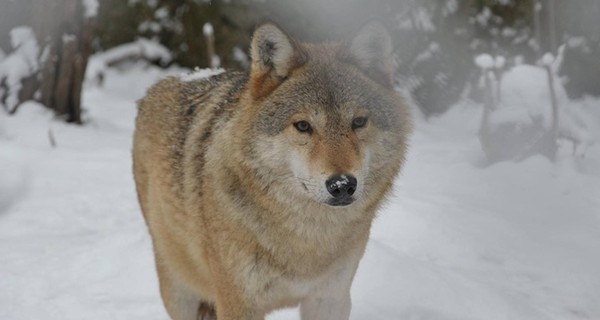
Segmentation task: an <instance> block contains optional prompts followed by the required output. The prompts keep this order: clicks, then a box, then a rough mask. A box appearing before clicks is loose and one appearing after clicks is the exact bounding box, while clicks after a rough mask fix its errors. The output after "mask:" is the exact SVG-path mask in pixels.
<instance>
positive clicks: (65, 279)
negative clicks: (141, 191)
mask: <svg viewBox="0 0 600 320" xmlns="http://www.w3.org/2000/svg"><path fill="white" fill-rule="evenodd" d="M130 67H131V68H129V69H128V70H117V69H116V68H107V69H106V74H105V85H104V86H103V87H101V88H100V87H97V86H94V85H93V84H90V83H88V84H86V86H85V91H84V94H83V104H84V106H85V107H86V111H87V117H88V118H89V120H88V123H87V124H86V125H85V126H76V125H68V124H64V123H62V122H59V121H58V120H54V119H53V116H52V115H51V114H50V112H49V111H47V110H46V109H44V108H43V107H42V106H40V105H38V104H36V103H26V104H25V105H23V106H22V107H21V108H20V109H19V112H18V113H17V114H16V115H15V116H13V117H7V116H6V115H5V113H3V112H0V239H1V240H0V257H2V263H0V274H1V275H2V277H0V288H2V290H0V319H61V320H62V319H66V320H70V319H91V320H94V319H167V318H168V317H167V314H166V313H165V311H164V309H163V306H162V303H161V301H160V295H159V291H158V283H157V278H156V273H155V270H154V261H153V255H152V249H151V241H150V237H149V235H148V232H147V230H146V226H145V224H144V221H143V219H142V215H141V213H140V210H139V207H138V204H137V200H136V195H135V188H134V183H133V178H132V174H131V153H130V150H131V135H132V132H133V120H134V117H135V113H136V108H135V100H136V99H139V98H140V97H141V96H142V95H143V94H144V91H145V90H146V88H147V87H148V86H150V85H151V84H153V83H154V82H156V81H157V80H158V79H160V78H162V77H165V76H168V75H178V74H180V73H181V70H180V69H169V70H168V71H162V70H159V69H157V68H155V67H152V66H148V65H146V64H144V63H141V62H138V63H135V64H133V65H131V66H130ZM523 72H525V73H526V72H527V71H526V70H520V71H519V70H517V71H515V74H513V75H512V76H511V75H510V74H508V75H507V76H509V77H513V78H514V81H518V80H519V79H518V77H517V76H519V73H521V75H522V73H523ZM200 73H202V72H200ZM526 81H531V79H529V80H525V79H523V80H521V82H517V83H515V84H514V85H515V86H518V85H524V86H526V88H529V89H531V90H533V91H535V88H536V86H538V85H539V87H541V88H542V87H544V85H546V82H545V81H544V82H543V85H542V83H539V82H527V83H526ZM541 88H540V89H539V91H540V94H541V90H542V89H541ZM517 98H518V97H517V96H516V95H515V96H514V100H513V101H517ZM565 103H568V101H566V102H565ZM581 104H582V109H583V110H585V111H586V112H589V113H586V115H588V118H591V117H592V116H593V117H595V119H597V120H598V122H596V124H598V123H600V111H598V105H599V104H600V101H599V100H598V99H592V98H588V99H587V100H586V101H585V102H581ZM480 111H481V107H480V106H472V105H469V104H461V105H458V106H455V107H453V108H452V109H450V111H449V112H448V113H447V114H445V115H443V116H440V117H437V118H432V119H429V120H424V119H422V117H418V116H417V117H416V123H415V127H416V131H415V134H414V136H413V138H412V140H411V147H410V153H409V155H408V158H407V159H408V160H407V163H406V165H405V167H404V169H403V173H402V174H401V176H400V177H399V178H398V179H397V181H396V184H395V189H394V194H393V196H392V197H390V201H389V203H388V204H387V205H386V206H385V207H384V209H383V211H382V212H381V213H380V215H379V217H378V219H377V220H376V221H375V224H374V226H373V230H372V236H371V240H370V242H369V245H368V247H367V250H366V254H365V257H364V259H363V260H362V262H361V265H360V267H359V270H358V273H357V275H356V279H355V282H354V285H353V288H352V296H353V313H352V316H351V319H355V320H358V319H374V320H379V319H380V320H389V319H432V320H451V319H482V320H495V319H502V320H505V319H511V320H538V319H539V320H547V319H548V320H559V319H560V320H571V319H572V320H575V319H600V273H598V270H600V256H599V255H598V252H600V210H599V208H600V197H598V194H600V146H599V145H598V144H590V145H589V146H588V149H587V152H586V156H585V157H574V156H572V155H571V153H570V152H568V150H562V152H560V153H559V156H558V158H557V160H556V162H554V163H553V162H549V161H548V160H547V159H546V158H543V157H531V158H528V159H526V160H524V161H521V162H500V163H496V164H494V165H492V166H489V167H482V166H481V165H480V164H481V163H482V157H483V154H482V152H481V150H480V147H479V142H478V140H477V131H478V129H479V122H480V118H479V117H480ZM596 128H597V127H596ZM49 131H51V132H52V133H53V135H54V137H55V139H56V142H57V146H56V147H55V148H52V147H51V146H50V143H49V139H48V132H49ZM591 132H592V133H593V134H594V136H595V137H596V139H597V138H598V137H599V136H600V131H591ZM268 319H269V320H292V319H299V316H298V311H297V309H291V310H285V311H279V312H275V313H274V314H272V315H270V316H269V317H268Z"/></svg>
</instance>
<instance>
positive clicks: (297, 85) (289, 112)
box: [243, 22, 410, 206]
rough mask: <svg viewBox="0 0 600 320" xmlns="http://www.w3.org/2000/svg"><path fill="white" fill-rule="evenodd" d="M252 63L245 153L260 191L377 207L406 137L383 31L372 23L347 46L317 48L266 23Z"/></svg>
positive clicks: (404, 115)
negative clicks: (361, 203)
mask: <svg viewBox="0 0 600 320" xmlns="http://www.w3.org/2000/svg"><path fill="white" fill-rule="evenodd" d="M251 56H252V65H251V70H250V78H249V84H248V88H247V97H246V99H247V101H249V103H246V104H245V105H246V108H250V110H247V111H248V112H246V114H247V118H246V119H245V120H244V122H243V123H244V125H245V126H247V127H246V128H244V132H245V134H246V135H247V136H246V138H245V139H243V140H244V144H245V146H244V150H245V151H244V152H245V153H246V154H247V156H248V158H249V159H252V160H251V161H249V163H250V166H252V167H253V170H254V171H255V172H256V174H257V175H258V178H259V179H260V180H261V181H262V182H263V185H264V186H265V188H267V189H268V190H269V191H270V192H274V193H275V194H277V196H278V198H280V199H284V198H285V197H289V198H295V199H297V197H302V198H304V199H307V200H309V201H316V202H319V203H322V204H326V205H330V206H347V205H351V204H352V203H354V202H357V203H358V202H360V201H361V200H368V199H371V201H372V200H374V199H380V198H381V197H382V196H383V194H384V193H385V192H386V191H387V190H388V189H389V188H390V186H391V184H392V182H393V178H394V177H395V175H396V173H397V172H398V170H399V167H400V164H401V162H402V159H403V158H404V154H405V149H406V137H407V135H408V133H409V131H410V119H409V113H408V110H407V108H406V107H405V105H404V104H403V102H402V100H401V99H400V97H399V96H398V95H397V94H396V92H394V90H393V84H392V75H393V67H392V66H393V62H392V43H391V38H390V36H389V34H388V33H387V30H386V29H385V28H384V27H383V26H382V25H381V24H379V23H376V22H374V23H370V24H367V25H366V26H364V27H363V28H362V29H361V30H360V31H359V32H358V33H357V34H356V35H355V36H354V37H353V38H352V39H350V40H349V41H346V42H343V43H327V44H318V45H315V44H305V43H299V42H297V41H295V40H294V39H292V38H290V37H289V36H288V35H286V34H285V33H284V32H283V31H281V29H279V28H278V27H277V26H275V25H273V24H265V25H262V26H260V27H259V28H258V29H257V30H256V31H255V33H254V36H253V41H252V47H251ZM365 203H368V201H367V202H365Z"/></svg>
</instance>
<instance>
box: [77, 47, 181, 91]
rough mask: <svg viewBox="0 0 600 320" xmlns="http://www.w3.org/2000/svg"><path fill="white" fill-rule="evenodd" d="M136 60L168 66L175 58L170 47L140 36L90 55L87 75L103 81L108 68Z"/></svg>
mask: <svg viewBox="0 0 600 320" xmlns="http://www.w3.org/2000/svg"><path fill="white" fill-rule="evenodd" d="M135 60H146V61H150V62H156V63H158V64H159V65H163V66H166V65H168V64H169V63H170V62H171V61H172V60H173V56H172V55H171V52H170V51H169V49H167V48H166V47H164V46H163V45H161V44H160V43H158V42H157V41H154V40H150V39H144V38H140V39H137V40H136V41H135V42H131V43H126V44H123V45H120V46H117V47H114V48H112V49H109V50H106V51H104V52H100V53H97V54H95V55H93V56H92V57H90V61H89V63H88V66H87V70H86V76H85V77H86V79H87V80H88V81H94V82H102V81H101V80H100V79H102V78H103V77H104V76H103V75H104V73H105V70H106V68H108V67H111V66H118V65H119V64H121V63H124V62H127V61H135Z"/></svg>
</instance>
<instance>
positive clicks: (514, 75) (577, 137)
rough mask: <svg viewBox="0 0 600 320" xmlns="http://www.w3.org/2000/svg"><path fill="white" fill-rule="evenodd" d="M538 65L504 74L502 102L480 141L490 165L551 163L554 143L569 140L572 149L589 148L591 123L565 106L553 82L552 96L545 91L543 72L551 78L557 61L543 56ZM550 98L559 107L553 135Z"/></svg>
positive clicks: (574, 108)
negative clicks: (528, 160)
mask: <svg viewBox="0 0 600 320" xmlns="http://www.w3.org/2000/svg"><path fill="white" fill-rule="evenodd" d="M541 62H542V66H534V65H517V66H515V67H513V68H512V69H510V70H508V71H507V72H506V73H504V75H503V77H502V83H501V86H502V101H501V102H500V103H499V104H498V106H497V108H496V109H495V110H491V111H490V113H489V115H488V119H489V122H488V123H487V128H486V130H485V131H484V132H482V135H481V137H480V138H481V139H482V146H483V149H484V152H485V153H486V155H487V156H488V158H489V159H490V160H492V161H499V160H507V159H512V160H518V159H523V158H525V157H528V156H530V155H532V154H544V155H547V156H549V157H553V154H552V152H555V151H556V150H555V149H554V150H553V148H556V140H557V139H564V140H569V141H571V142H572V143H573V144H574V146H575V147H577V146H578V145H587V144H590V143H592V138H591V137H590V135H589V133H588V128H590V127H591V126H592V124H591V123H590V121H593V120H591V118H590V117H587V116H586V114H585V112H586V111H585V110H584V109H582V108H580V107H579V105H578V104H576V103H573V102H572V101H570V100H569V98H568V96H567V93H566V90H565V88H564V86H563V85H562V83H561V82H560V81H558V80H557V79H555V81H553V87H554V92H553V93H552V92H551V90H550V86H549V78H548V76H549V75H548V71H547V70H552V71H551V72H554V71H553V70H555V69H556V68H555V66H556V64H557V63H560V61H559V59H554V58H553V57H552V56H550V55H546V56H545V57H544V58H543V59H542V61H541ZM553 94H554V95H555V98H556V102H557V107H558V117H557V118H556V121H558V123H557V125H558V126H557V132H556V133H554V132H553V130H554V128H553V121H555V117H554V114H553V111H552V95H553ZM555 134H556V136H554V135H555ZM552 144H554V146H553V145H552Z"/></svg>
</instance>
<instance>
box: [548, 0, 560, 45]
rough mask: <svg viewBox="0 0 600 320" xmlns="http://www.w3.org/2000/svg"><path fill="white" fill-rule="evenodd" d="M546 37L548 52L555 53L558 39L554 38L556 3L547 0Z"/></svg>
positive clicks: (552, 0) (553, 0)
mask: <svg viewBox="0 0 600 320" xmlns="http://www.w3.org/2000/svg"><path fill="white" fill-rule="evenodd" d="M548 37H549V38H550V39H549V41H548V42H549V45H550V52H553V53H555V52H556V51H557V50H558V39H557V38H556V2H555V0H548Z"/></svg>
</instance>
